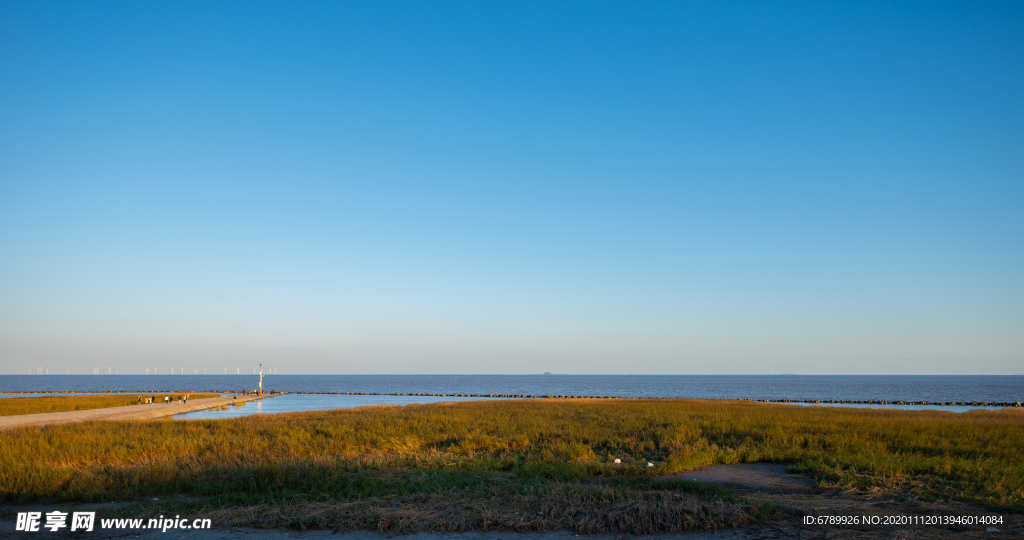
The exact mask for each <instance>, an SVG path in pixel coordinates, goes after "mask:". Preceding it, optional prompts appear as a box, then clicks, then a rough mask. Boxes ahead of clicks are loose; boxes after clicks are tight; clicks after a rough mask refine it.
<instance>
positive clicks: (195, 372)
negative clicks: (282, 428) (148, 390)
mask: <svg viewBox="0 0 1024 540" xmlns="http://www.w3.org/2000/svg"><path fill="white" fill-rule="evenodd" d="M32 371H33V368H29V370H28V374H29V375H32ZM174 373H175V371H174V366H171V375H174ZM35 374H36V375H49V374H50V368H44V367H41V366H40V367H37V368H35ZM92 374H93V375H99V374H100V368H92ZM120 374H121V371H120V370H118V369H114V368H111V367H108V368H107V375H120ZM152 374H153V375H156V374H157V368H153V369H152ZM184 374H185V367H184V366H179V368H178V375H184ZM192 374H193V375H199V369H198V368H195V369H193V370H192ZM224 374H225V375H227V374H228V368H224ZM235 374H236V375H241V374H242V369H241V368H240V367H238V366H235ZM252 374H253V375H256V368H252ZM65 375H71V369H65ZM146 375H150V370H149V369H146ZM203 375H207V370H206V368H203ZM267 375H277V368H270V370H269V373H267Z"/></svg>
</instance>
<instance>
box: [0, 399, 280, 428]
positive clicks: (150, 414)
mask: <svg viewBox="0 0 1024 540" xmlns="http://www.w3.org/2000/svg"><path fill="white" fill-rule="evenodd" d="M235 397H237V399H232V396H227V397H223V396H222V397H213V398H203V399H190V400H188V403H187V404H185V405H181V404H179V403H178V402H177V401H174V402H171V403H170V404H166V403H152V404H149V405H126V406H124V407H107V408H106V409H87V410H84V411H66V412H55V413H39V414H19V415H15V416H0V429H12V428H16V427H24V426H45V425H49V424H70V423H75V422H91V421H93V420H148V419H152V418H165V417H167V416H172V415H175V414H181V413H186V412H192V411H201V410H203V409H211V408H213V407H216V406H218V405H230V404H232V403H241V402H244V401H251V400H254V399H264V398H267V397H270V396H263V397H262V398H261V397H256V396H235Z"/></svg>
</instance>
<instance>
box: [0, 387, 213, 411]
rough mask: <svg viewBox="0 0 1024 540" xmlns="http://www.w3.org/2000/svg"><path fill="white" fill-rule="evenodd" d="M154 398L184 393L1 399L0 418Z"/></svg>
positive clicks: (78, 409)
mask: <svg viewBox="0 0 1024 540" xmlns="http://www.w3.org/2000/svg"><path fill="white" fill-rule="evenodd" d="M140 395H141V396H143V397H154V396H156V400H157V401H159V400H162V399H163V398H164V396H171V399H177V397H178V396H180V395H182V393H180V392H179V393H177V394H117V395H102V396H41V397H12V398H0V416H14V415H19V414H37V413H52V412H66V411H84V410H88V409H106V408H108V407H123V406H125V405H136V404H137V403H138V397H139V396H140ZM219 395H220V394H192V395H191V397H190V399H200V398H208V397H217V396H219Z"/></svg>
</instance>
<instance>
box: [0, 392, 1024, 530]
mask: <svg viewBox="0 0 1024 540" xmlns="http://www.w3.org/2000/svg"><path fill="white" fill-rule="evenodd" d="M1022 441H1024V411H1019V410H1011V409H1004V410H998V411H972V412H968V413H951V412H944V411H895V410H876V409H855V408H835V407H800V406H780V405H765V404H758V403H752V402H735V401H701V400H630V399H613V400H582V399H574V400H522V401H487V402H471V403H465V402H463V403H448V404H430V405H408V406H404V407H398V406H374V407H364V408H360V409H344V410H332V411H317V412H306V413H287V414H278V415H256V416H249V417H243V418H237V419H226V420H201V421H174V420H155V421H134V422H93V423H86V424H79V425H73V426H72V425H58V426H49V427H43V428H21V429H17V430H12V431H10V432H8V433H5V435H4V437H2V438H0V499H2V500H3V501H4V502H20V503H25V502H39V501H50V502H54V501H112V500H122V501H123V500H139V499H142V498H148V497H167V496H171V495H176V494H187V495H190V496H193V497H202V498H205V499H203V500H204V502H203V503H202V504H203V505H204V508H206V509H210V508H227V507H232V506H246V507H250V508H252V507H259V506H260V505H264V506H266V505H270V506H268V508H270V507H273V508H278V509H279V510H275V512H276V513H275V514H272V515H271V514H267V515H260V516H258V517H253V518H252V519H254V520H257V521H258V523H259V524H261V525H262V526H279V525H291V526H306V525H311V526H312V525H316V526H340V525H338V523H342V522H343V523H347V524H348V525H346V526H352V527H356V526H358V527H363V526H372V524H373V523H374V522H373V521H372V520H373V519H375V518H374V515H373V513H372V512H370V513H367V512H368V511H367V510H366V508H363V506H365V505H366V503H367V501H376V502H375V503H374V504H384V505H385V506H388V505H391V504H392V503H394V504H397V505H399V506H396V509H397V508H399V507H400V506H401V505H403V504H411V503H412V502H416V501H418V502H417V504H419V505H420V507H422V506H423V505H427V506H429V505H431V504H433V505H435V506H437V505H438V504H440V505H441V506H442V507H443V506H445V505H448V506H447V507H448V510H447V511H441V510H438V512H439V513H440V514H439V515H448V516H451V515H454V514H452V511H451V508H452V505H456V506H457V505H458V504H465V505H476V506H474V508H476V510H474V512H476V513H475V514H473V515H474V516H477V517H474V518H473V519H475V520H477V521H475V522H474V523H478V524H479V519H483V518H480V517H479V516H480V515H486V512H485V510H486V508H484V509H483V510H481V509H480V508H477V507H478V506H479V505H480V504H483V505H484V507H488V506H487V505H488V504H490V506H489V508H492V509H495V508H509V509H511V508H513V507H514V508H519V506H516V505H517V504H520V503H522V504H521V506H522V508H524V509H525V508H531V509H536V508H538V505H540V507H542V510H541V511H540V512H541V513H543V512H549V511H550V512H555V513H557V515H559V516H570V517H565V518H564V519H566V520H568V521H566V522H565V523H562V526H566V527H569V528H576V529H577V530H590V531H592V532H594V531H624V532H657V531H663V532H667V531H670V530H674V529H672V528H671V523H676V522H678V523H691V522H692V524H696V525H693V527H697V526H704V527H707V523H709V522H716V521H715V520H717V523H719V526H727V525H726V524H728V526H736V525H739V524H743V523H746V522H749V521H752V520H756V519H758V516H759V515H762V514H764V513H765V512H766V511H767V510H766V509H765V508H762V507H758V506H757V505H752V504H749V503H748V502H746V501H744V500H742V499H741V498H736V497H734V496H731V495H729V494H728V492H726V491H724V490H718V491H716V490H714V489H710V488H707V487H706V486H704V487H701V486H700V485H694V484H690V483H686V482H681V481H670V480H664V479H659V478H660V477H661V476H662V475H666V474H669V473H675V472H680V471H686V470H690V469H693V468H695V467H698V466H702V465H708V464H714V463H738V462H780V463H789V464H791V466H792V470H795V471H801V472H806V473H808V474H810V475H811V476H812V477H814V478H815V479H817V480H818V481H819V483H821V484H822V485H826V486H844V487H850V488H860V489H879V490H883V491H886V492H888V493H890V494H892V495H895V496H916V497H920V498H922V499H925V500H952V501H966V502H969V503H972V504H976V505H980V506H982V507H984V508H987V509H991V510H993V511H1001V512H1011V513H1018V514H1019V513H1022V512H1024V445H1022ZM615 458H618V459H621V460H622V464H621V465H615V464H613V460H614V459H615ZM647 462H652V463H654V464H655V465H656V466H655V467H653V468H647V467H646V463H647ZM666 482H667V483H666ZM527 497H530V498H531V499H529V501H527V499H526V498H527ZM381 501H386V502H383V503H381ZM403 501H404V502H403ZM460 501H461V502H460ZM517 501H518V502H517ZM573 501H575V502H573ZM588 501H589V502H588ZM683 502H685V504H686V505H690V506H688V508H690V510H687V512H689V513H688V514H687V515H689V516H690V517H691V519H690V521H686V520H683V521H680V518H678V516H677V517H671V513H672V512H678V511H679V510H678V508H680V507H681V506H680V504H682V503H683ZM442 503H443V504H442ZM325 504H326V505H328V506H331V507H332V508H335V514H331V515H334V517H333V518H331V519H334V520H335V521H331V520H327V521H323V522H321V521H316V520H324V519H327V518H325V517H324V516H326V515H328V514H327V513H322V512H321V513H318V514H317V516H319V517H315V519H314V518H310V517H308V512H306V511H305V510H303V509H304V508H305V509H308V508H311V507H313V506H316V505H321V506H322V505H325ZM338 504H341V505H342V507H344V508H348V510H346V511H342V510H338V508H341V507H339V506H338ZM615 504H618V505H620V506H622V507H623V508H627V507H628V508H632V510H630V512H632V514H630V515H634V514H635V515H641V514H643V512H648V513H650V512H653V514H650V515H651V516H661V517H649V519H647V521H646V522H645V523H647V525H644V526H643V527H640V526H637V525H630V526H625V525H621V526H616V525H614V523H611V522H608V521H607V520H609V519H612V517H608V516H610V515H611V514H607V512H604V513H603V514H601V512H603V511H599V509H601V508H605V509H607V508H609V505H612V506H614V505H615ZM332 505H333V506H332ZM345 505H347V506H345ZM360 505H363V506H360ZM510 505H511V506H510ZM630 505H633V506H630ZM637 505H639V506H637ZM716 505H717V506H716ZM684 506H685V505H684ZM389 507H390V506H389ZM712 507H714V508H716V509H715V510H713V511H712V510H711V508H712ZM288 508H290V509H291V510H288V511H286V510H284V509H288ZM360 508H363V509H362V510H360ZM543 508H546V509H547V510H544V509H543ZM659 508H661V510H658V509H659ZM573 509H575V510H573ZM531 511H533V510H531ZM346 512H347V513H346ZM445 512H447V513H445ZM574 512H575V513H574ZM499 513H500V512H499ZM455 514H458V513H457V512H456V513H455ZM599 514H600V515H603V516H604V517H601V516H600V515H599ZM268 515H269V516H271V517H267V516H268ZM495 515H497V514H495ZM501 515H508V516H511V515H513V513H512V511H511V510H509V511H508V512H506V513H503V514H501ZM515 515H516V516H518V515H519V514H515ZM552 515H555V514H552ZM254 516H255V514H254ZM581 516H583V517H581ZM588 516H589V517H588ZM693 516H703V517H693ZM307 519H312V520H313V521H310V522H309V523H307V522H306V521H304V520H307ZM377 519H379V516H378V518H377ZM445 519H448V518H445ZM495 519H497V518H495ZM538 519H539V518H538ZM587 519H590V520H592V523H591V525H588V526H586V527H584V526H581V525H580V524H581V523H584V522H586V520H587ZM346 520H347V521H346ZM367 520H369V521H367ZM601 520H604V521H601ZM659 520H660V521H659ZM634 521H636V520H634ZM332 523H333V525H332ZM367 524H369V525H367ZM435 525H436V524H435ZM588 527H589V528H588ZM616 527H618V528H616ZM693 527H689V528H693ZM441 529H444V527H441ZM526 530H529V529H528V528H527V529H526Z"/></svg>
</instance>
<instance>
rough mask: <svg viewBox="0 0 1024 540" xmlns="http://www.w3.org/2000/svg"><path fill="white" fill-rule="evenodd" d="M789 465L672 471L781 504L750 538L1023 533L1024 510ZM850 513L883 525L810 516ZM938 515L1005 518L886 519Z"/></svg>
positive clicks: (921, 538)
mask: <svg viewBox="0 0 1024 540" xmlns="http://www.w3.org/2000/svg"><path fill="white" fill-rule="evenodd" d="M787 468H788V466H786V465H782V464H774V463H740V464H735V465H714V466H711V467H705V468H703V469H697V470H694V471H690V472H686V473H682V474H679V475H673V476H674V477H676V478H684V479H686V480H694V481H698V482H707V483H711V484H719V485H722V486H724V487H727V488H730V489H733V490H735V491H738V492H740V493H741V494H743V495H744V496H746V497H748V498H750V499H756V500H762V501H768V502H771V503H774V504H777V505H778V506H779V508H780V509H781V510H782V512H781V515H780V516H779V517H778V518H775V519H773V520H771V521H769V522H767V523H764V524H763V525H759V526H757V527H755V528H752V529H751V533H750V534H751V535H752V536H751V538H778V539H782V538H801V539H811V538H816V539H817V538H821V539H826V538H827V539H829V540H859V539H868V538H879V539H884V540H912V539H916V540H927V539H940V538H941V539H958V540H967V539H973V538H993V539H994V538H1024V516H1019V515H1013V514H1007V513H1000V512H992V511H987V510H984V509H981V508H978V507H976V506H973V505H970V504H966V503H960V502H955V501H936V502H928V501H922V500H920V499H917V498H915V497H909V498H893V497H892V496H887V495H886V494H885V493H883V492H881V491H875V492H871V491H859V490H847V489H837V488H827V487H819V486H818V485H817V483H816V482H815V481H814V480H813V479H811V478H808V477H807V476H804V475H800V474H790V473H788V472H787ZM806 516H811V517H821V516H850V517H858V518H860V519H861V520H863V519H864V518H865V517H868V518H874V517H877V518H878V520H879V521H880V522H881V523H882V524H879V525H863V524H861V525H847V526H838V525H816V524H807V523H805V517H806ZM935 516H950V517H954V518H955V517H957V516H961V517H962V516H968V517H969V516H986V517H992V516H1001V518H1002V523H1000V524H995V525H994V526H993V527H992V528H993V529H997V530H990V528H989V527H988V526H986V525H977V524H971V525H957V524H949V525H941V524H939V525H933V524H929V525H921V524H903V525H899V524H897V525H885V524H884V522H885V520H886V519H887V518H888V519H893V518H896V519H897V520H907V519H915V518H916V519H918V520H921V519H929V518H932V519H934V517H935Z"/></svg>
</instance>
